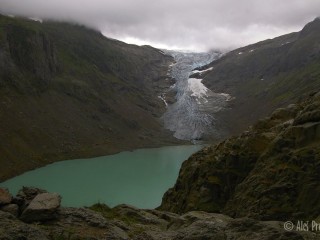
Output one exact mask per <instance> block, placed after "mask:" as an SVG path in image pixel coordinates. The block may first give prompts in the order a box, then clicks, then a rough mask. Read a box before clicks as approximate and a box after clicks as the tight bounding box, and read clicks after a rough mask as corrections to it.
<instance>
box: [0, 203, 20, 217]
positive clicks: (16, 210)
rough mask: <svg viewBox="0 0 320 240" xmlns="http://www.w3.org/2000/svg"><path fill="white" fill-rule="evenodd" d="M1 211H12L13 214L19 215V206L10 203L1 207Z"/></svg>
mask: <svg viewBox="0 0 320 240" xmlns="http://www.w3.org/2000/svg"><path fill="white" fill-rule="evenodd" d="M1 211H3V212H7V213H11V214H12V215H13V216H15V217H18V216H19V206H18V205H17V204H8V205H5V206H3V207H2V208H1Z"/></svg>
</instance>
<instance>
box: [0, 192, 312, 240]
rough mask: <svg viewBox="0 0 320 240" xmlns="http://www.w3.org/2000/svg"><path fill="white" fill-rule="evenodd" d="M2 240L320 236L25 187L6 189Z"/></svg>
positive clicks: (266, 224) (0, 194) (0, 196)
mask: <svg viewBox="0 0 320 240" xmlns="http://www.w3.org/2000/svg"><path fill="white" fill-rule="evenodd" d="M3 200H4V201H3ZM0 202H1V207H0V208H1V210H0V239H6V240H11V239H12V240H16V239H28V240H46V239H48V240H49V239H51V240H57V239H59V240H63V239H68V240H70V239H92V240H94V239H108V240H109V239H110V240H121V239H137V240H138V239H140V240H158V239H159V240H161V239H163V240H164V239H172V240H174V239H175V240H178V239H179V240H182V239H183V240H187V239H189V240H196V239H199V240H200V239H217V240H219V239H221V240H222V239H238V240H241V239H243V240H250V239H257V238H258V236H259V239H283V240H285V239H288V240H294V239H297V240H300V239H310V240H311V239H317V235H316V234H315V233H311V232H294V231H293V232H287V231H285V230H284V228H283V222H278V221H257V220H254V219H250V218H238V219H234V218H231V217H228V216H226V215H222V214H217V213H206V212H202V211H190V212H187V213H185V214H183V215H179V214H175V213H171V212H166V211H159V210H144V209H138V208H135V207H132V206H128V205H119V206H116V207H114V208H109V207H107V206H106V205H104V204H96V205H93V206H92V207H90V208H65V207H61V206H60V196H59V195H58V194H56V193H47V192H46V191H44V190H41V189H37V188H26V187H24V188H23V189H22V190H20V191H19V193H18V194H17V196H16V197H12V196H11V195H10V193H9V192H8V191H6V190H4V189H1V190H0Z"/></svg>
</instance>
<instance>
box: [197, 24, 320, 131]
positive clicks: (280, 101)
mask: <svg viewBox="0 0 320 240" xmlns="http://www.w3.org/2000/svg"><path fill="white" fill-rule="evenodd" d="M319 46H320V19H319V18H317V19H315V20H314V21H313V22H310V23H309V24H307V25H306V26H305V27H304V28H303V29H302V30H301V31H300V32H297V33H291V34H287V35H284V36H280V37H277V38H274V39H269V40H266V41H262V42H259V43H256V44H252V45H249V46H246V47H243V48H239V49H236V50H234V51H231V52H229V53H227V54H225V55H224V56H223V57H221V58H220V59H219V60H217V61H214V62H213V63H211V64H209V65H208V66H205V67H204V68H206V69H208V68H212V71H208V72H206V76H205V77H204V75H203V76H202V77H201V78H203V77H204V79H203V83H204V84H205V85H206V86H207V87H208V88H209V89H211V90H212V91H213V92H216V93H220V92H223V93H228V94H230V95H231V97H233V99H234V100H233V101H231V102H230V106H229V107H230V108H229V110H226V111H223V112H220V113H219V114H218V116H217V121H218V122H222V123H223V124H224V125H225V126H226V127H227V128H228V129H229V132H230V133H231V134H235V133H236V134H238V133H240V132H242V131H243V130H244V129H245V128H247V127H248V126H249V125H251V124H253V123H254V122H256V121H257V120H258V119H259V118H262V117H266V116H268V115H269V114H270V113H271V112H272V111H273V110H275V109H276V108H278V107H283V106H285V105H287V104H289V103H291V102H295V101H296V100H298V98H299V97H300V96H301V95H303V94H306V93H307V92H309V91H312V90H314V89H319V87H320V47H319ZM195 77H196V76H195Z"/></svg>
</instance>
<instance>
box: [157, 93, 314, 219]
mask: <svg viewBox="0 0 320 240" xmlns="http://www.w3.org/2000/svg"><path fill="white" fill-rule="evenodd" d="M319 174H320V92H318V93H316V92H315V93H312V94H310V95H309V96H308V97H307V98H305V99H304V100H301V101H300V102H298V103H297V104H291V105H289V106H288V107H287V108H281V109H277V110H276V111H274V112H273V114H272V115H271V116H270V117H268V118H265V119H262V120H260V121H259V122H258V123H256V124H255V125H254V126H252V127H251V128H250V129H249V130H248V131H246V132H244V133H243V134H241V135H240V136H237V137H232V138H230V139H227V140H225V141H223V142H221V143H220V144H218V145H215V146H210V147H206V148H204V149H203V150H201V151H199V152H197V153H195V154H194V155H193V156H191V157H190V158H189V159H188V160H187V161H185V162H184V163H183V165H182V168H181V171H180V173H179V177H178V180H177V182H176V184H175V186H174V187H173V188H171V189H170V190H169V191H168V192H167V193H166V194H165V195H164V197H163V202H162V205H161V207H160V209H161V210H166V211H172V212H176V213H179V214H181V213H185V212H188V211H190V210H201V211H206V212H216V213H223V214H227V215H229V216H232V217H237V218H238V217H250V218H254V219H257V220H280V221H289V220H290V221H298V220H305V221H311V220H316V219H320V218H319V216H320V184H319V179H320V175H319Z"/></svg>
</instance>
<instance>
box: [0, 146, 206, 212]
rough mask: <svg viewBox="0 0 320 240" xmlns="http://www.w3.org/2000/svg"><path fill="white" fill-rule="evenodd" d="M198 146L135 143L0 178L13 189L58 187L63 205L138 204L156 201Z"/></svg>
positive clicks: (152, 205) (145, 205)
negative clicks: (149, 146)
mask: <svg viewBox="0 0 320 240" xmlns="http://www.w3.org/2000/svg"><path fill="white" fill-rule="evenodd" d="M200 148H201V146H197V145H191V146H170V147H162V148H152V149H139V150H135V151H132V152H121V153H119V154H115V155H109V156H103V157H97V158H91V159H77V160H68V161H62V162H57V163H53V164H50V165H47V166H45V167H42V168H38V169H36V170H33V171H29V172H26V173H24V174H22V175H20V176H17V177H15V178H12V179H10V180H8V181H5V182H3V183H0V186H1V187H7V188H9V190H10V192H11V193H13V194H16V193H17V191H18V190H19V189H21V188H22V186H34V187H39V188H43V189H46V190H47V191H49V192H57V193H59V194H60V195H61V196H62V205H63V206H72V207H81V206H90V205H92V204H94V203H97V202H100V203H106V204H107V205H109V206H110V207H113V206H115V205H118V204H122V203H126V204H131V205H133V206H136V207H139V208H155V207H157V206H159V205H160V203H161V199H162V196H163V194H164V192H165V191H167V190H168V189H169V188H170V187H172V186H173V185H174V183H175V181H176V179H177V177H178V173H179V170H180V167H181V164H182V162H183V161H184V160H186V159H187V158H188V157H189V156H190V155H191V154H192V153H194V152H196V151H197V150H199V149H200Z"/></svg>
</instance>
